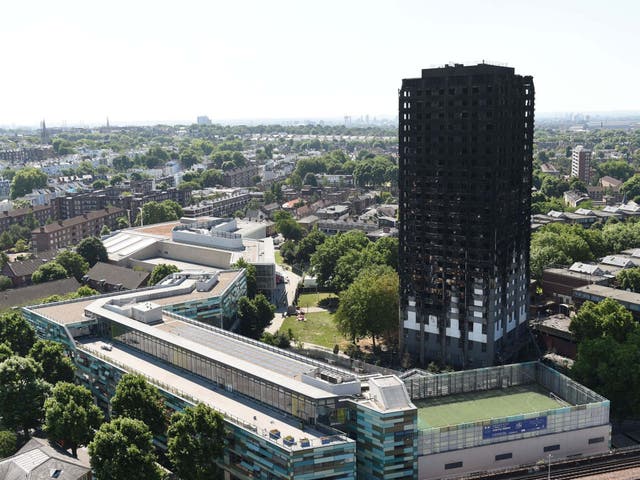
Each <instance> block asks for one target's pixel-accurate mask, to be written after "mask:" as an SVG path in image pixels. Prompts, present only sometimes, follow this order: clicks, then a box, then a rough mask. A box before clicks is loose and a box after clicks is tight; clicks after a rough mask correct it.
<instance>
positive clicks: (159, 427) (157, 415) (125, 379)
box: [111, 373, 167, 435]
mask: <svg viewBox="0 0 640 480" xmlns="http://www.w3.org/2000/svg"><path fill="white" fill-rule="evenodd" d="M111 409H112V416H113V417H114V418H117V417H128V418H135V419H137V420H141V421H143V422H144V423H145V425H147V426H148V427H149V429H150V430H151V432H152V433H153V434H154V435H163V434H164V433H165V431H166V429H167V413H166V410H165V406H164V400H163V398H162V396H161V395H160V393H159V392H158V389H157V388H156V387H154V386H153V385H151V384H149V383H148V382H147V381H146V380H145V379H144V377H143V376H141V375H136V374H131V373H127V374H125V375H123V376H122V378H121V379H120V381H119V382H118V385H117V386H116V392H115V394H114V396H113V398H112V399H111Z"/></svg>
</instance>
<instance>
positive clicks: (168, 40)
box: [0, 1, 640, 126]
mask: <svg viewBox="0 0 640 480" xmlns="http://www.w3.org/2000/svg"><path fill="white" fill-rule="evenodd" d="M614 3H615V4H616V5H615V7H616V8H613V7H610V8H607V9H606V10H605V9H602V8H601V6H600V5H599V4H596V3H595V2H577V1H570V2H562V3H557V2H555V3H552V2H550V1H544V2H539V3H537V4H536V6H535V8H531V7H530V6H528V5H525V4H524V3H522V4H515V2H506V1H495V2H491V3H489V4H486V3H483V4H476V3H474V2H471V1H466V2H462V3H461V4H456V6H455V9H453V8H452V7H446V6H444V5H442V4H439V3H433V2H427V3H422V2H409V1H404V2H398V3H394V4H388V3H384V2H373V3H372V2H367V3H364V2H349V3H344V2H343V3H340V4H338V3H337V2H325V3H323V4H322V8H319V7H316V6H308V5H306V6H304V7H301V6H300V5H299V4H296V3H293V2H289V1H278V2H269V3H268V4H262V3H258V2H243V3H241V4H234V5H231V4H226V3H224V4H219V5H218V4H216V5H213V4H211V5H209V4H201V3H200V2H195V1H192V2H186V3H184V4H181V5H180V7H179V8H178V7H176V6H175V5H174V4H170V3H168V2H153V3H151V2H136V3H135V4H130V3H127V4H125V3H124V2H120V1H115V2H111V3H110V4H109V5H108V7H101V8H100V7H96V6H95V5H92V4H83V3H80V2H75V1H63V2H58V3H56V4H50V3H47V2H38V1H35V2H25V3H20V4H16V3H13V4H9V5H7V6H6V16H7V18H11V19H12V21H11V22H10V24H7V25H5V26H4V27H3V29H2V31H0V42H1V43H2V44H3V45H5V47H6V48H5V49H4V50H5V52H4V53H5V56H4V63H5V65H11V66H12V67H11V74H10V75H5V76H4V77H2V79H0V101H1V102H2V105H3V108H2V112H0V125H4V126H14V125H15V126H22V125H29V126H32V125H37V123H38V122H39V121H40V120H41V119H42V118H45V119H46V120H47V125H51V126H58V125H62V124H65V123H67V124H69V125H77V124H103V123H104V122H105V121H106V118H107V117H109V118H110V121H111V123H112V124H114V125H115V124H131V123H147V122H150V123H153V122H170V123H180V122H185V123H192V122H195V118H196V116H197V115H207V116H209V117H210V118H211V119H212V120H213V121H214V122H217V121H228V122H233V121H234V119H235V120H237V119H261V118H263V119H274V118H281V119H289V118H290V119H310V118H315V119H319V118H327V119H329V118H334V119H339V118H341V117H342V116H343V115H350V116H352V117H353V118H357V117H359V116H360V115H362V116H364V115H367V114H368V115H369V116H370V117H371V118H373V117H378V118H380V117H390V118H393V117H394V114H395V106H396V98H397V97H396V95H397V90H398V89H399V88H400V84H399V82H398V80H397V79H398V78H407V77H412V76H416V75H419V74H420V69H421V68H425V67H428V66H442V65H444V64H448V63H452V62H456V63H465V64H475V63H478V62H482V61H483V60H484V61H486V62H487V63H507V64H508V65H509V66H511V67H515V68H516V69H518V70H521V71H527V72H531V73H533V74H534V75H535V76H536V79H537V80H536V84H537V93H538V99H539V100H538V102H537V104H538V110H539V112H540V113H543V112H561V111H566V112H596V111H640V99H639V98H638V97H637V96H628V92H633V91H634V90H633V82H634V79H635V78H637V77H638V75H639V74H640V65H638V63H637V62H635V63H634V62H630V61H629V59H630V58H634V52H633V46H634V45H635V44H636V43H637V42H636V40H637V39H636V38H635V37H636V36H637V35H636V33H635V31H634V27H635V26H634V23H635V18H637V17H638V13H640V6H639V5H637V4H634V3H632V2H624V1H619V2H614ZM605 61H606V63H605ZM613 78H615V82H616V88H615V89H614V88H607V87H606V86H607V85H609V84H611V83H612V82H613ZM594 92H595V93H594Z"/></svg>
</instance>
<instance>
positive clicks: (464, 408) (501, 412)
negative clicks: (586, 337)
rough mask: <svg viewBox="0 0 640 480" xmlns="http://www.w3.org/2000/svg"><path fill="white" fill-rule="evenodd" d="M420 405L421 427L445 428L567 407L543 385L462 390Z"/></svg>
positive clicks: (418, 405) (420, 402)
mask: <svg viewBox="0 0 640 480" xmlns="http://www.w3.org/2000/svg"><path fill="white" fill-rule="evenodd" d="M413 403H414V404H415V405H416V407H418V428H421V429H422V428H430V427H442V426H446V425H455V424H458V423H468V422H476V421H479V420H488V419H491V418H504V417H508V416H511V415H518V414H524V413H533V412H541V411H545V410H550V409H554V408H560V407H563V406H566V404H563V403H561V402H559V401H558V400H556V399H554V398H552V397H550V396H549V393H548V392H547V391H546V390H544V389H543V388H542V387H540V386H539V385H520V386H517V387H509V388H504V389H499V390H487V391H481V392H473V393H471V392H470V393H462V394H459V395H449V396H446V397H434V398H430V399H425V400H417V401H414V402H413Z"/></svg>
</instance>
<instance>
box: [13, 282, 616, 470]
mask: <svg viewBox="0 0 640 480" xmlns="http://www.w3.org/2000/svg"><path fill="white" fill-rule="evenodd" d="M205 280H206V281H205ZM243 280H244V276H243V275H242V272H221V273H220V277H219V278H211V279H203V278H190V277H189V276H188V275H186V276H184V275H183V276H181V277H177V278H175V279H174V280H172V281H168V282H163V284H162V285H160V286H157V287H152V288H147V289H140V290H137V291H132V292H125V293H122V292H119V293H116V294H108V295H101V296H96V297H91V298H87V299H79V300H75V301H70V302H60V303H56V304H47V305H37V306H33V307H25V308H24V309H23V312H24V315H25V317H26V318H27V320H28V321H29V322H30V323H31V324H32V325H33V326H34V328H35V329H36V331H37V334H38V336H39V337H41V338H47V339H51V340H55V341H58V342H61V343H63V344H64V345H65V346H66V348H67V351H68V352H69V355H70V356H71V357H72V358H73V360H74V363H75V364H76V366H77V379H78V381H79V382H80V383H82V384H84V385H85V386H87V387H88V388H89V389H90V390H91V392H92V393H93V395H94V396H95V398H96V401H97V404H98V405H99V406H100V407H101V408H102V409H103V410H104V411H105V412H107V413H109V411H110V405H109V403H110V399H111V398H112V396H113V395H114V393H115V388H116V386H117V384H118V381H119V380H120V378H121V377H122V375H124V374H125V373H127V372H130V373H137V374H140V375H143V376H144V377H145V378H146V379H147V380H148V381H149V382H150V383H151V384H153V385H155V386H156V387H157V388H158V389H159V390H160V392H161V393H162V394H163V395H164V397H165V400H166V404H167V406H168V408H170V409H171V410H175V411H179V410H182V409H184V408H185V407H186V406H188V405H193V404H196V403H205V404H207V405H210V406H212V407H213V408H214V409H216V410H217V411H218V412H220V413H221V414H222V415H223V417H224V418H225V422H226V426H227V431H228V436H227V448H226V449H225V453H224V455H223V457H222V458H221V459H220V461H219V463H220V466H221V467H222V468H223V469H224V471H225V474H226V477H225V478H226V479H228V480H234V479H243V480H244V479H282V480H284V479H291V478H295V479H296V480H298V479H303V480H307V479H308V480H311V479H354V480H355V479H356V478H357V479H366V480H369V479H405V480H415V479H418V478H420V479H429V478H442V477H444V476H447V475H445V473H446V474H457V473H460V472H462V471H463V470H465V469H466V470H465V471H477V470H478V469H482V468H487V467H483V465H484V464H482V463H481V462H482V461H483V459H485V458H486V455H487V454H486V453H484V452H482V455H479V454H477V452H478V449H482V448H489V449H491V448H496V449H500V450H501V451H500V452H497V453H496V455H495V456H496V457H500V458H503V457H502V456H501V455H503V454H504V455H506V453H505V452H502V450H504V449H505V448H507V447H509V448H511V446H512V445H513V448H512V451H510V452H508V453H510V454H511V455H512V456H513V460H512V461H513V462H516V461H517V459H518V458H519V457H518V455H521V454H520V453H518V452H519V451H521V450H531V447H530V444H529V443H527V444H526V445H525V446H518V442H543V441H547V440H546V439H549V440H548V441H547V443H550V444H551V442H556V443H558V442H559V443H558V444H560V445H561V447H559V448H561V450H560V453H562V454H565V455H570V454H574V453H572V452H575V451H576V449H578V448H581V447H579V445H578V444H579V443H580V442H579V441H573V438H574V437H576V438H577V437H578V436H579V435H580V434H581V433H580V432H583V433H584V432H587V433H584V435H587V434H588V438H585V439H583V440H584V441H585V442H587V441H588V442H590V443H588V445H589V447H590V448H591V449H592V451H595V450H597V449H599V448H601V447H603V446H604V447H606V446H608V441H607V438H608V437H607V435H608V434H607V432H606V429H607V428H608V427H607V425H608V412H609V404H608V401H606V400H605V399H603V398H602V397H600V396H598V395H596V394H594V393H593V392H591V391H589V390H588V389H585V388H584V387H582V386H581V385H579V384H577V383H575V382H573V381H571V380H570V379H568V378H567V377H564V376H563V375H560V374H559V373H557V372H555V371H554V370H551V369H549V368H547V367H544V366H543V365H541V364H538V363H529V364H520V365H511V366H503V367H493V368H485V369H478V370H468V371H462V372H454V373H449V374H442V375H430V374H426V373H424V372H421V371H419V370H418V371H413V372H408V373H406V374H398V375H381V374H354V373H352V372H350V371H347V370H342V369H340V368H337V367H335V366H332V365H329V364H325V363H323V362H319V361H317V360H312V359H309V358H307V357H301V356H299V355H297V354H295V353H293V352H290V351H288V350H281V349H278V348H275V347H272V346H269V345H266V344H263V343H261V342H257V341H254V340H250V339H247V338H245V337H242V336H240V335H236V334H234V333H231V332H228V331H225V330H222V329H220V328H217V327H215V326H212V325H209V324H207V323H203V322H201V321H200V320H198V315H197V312H198V305H199V304H200V305H224V303H225V300H224V298H223V297H225V296H227V297H228V298H233V297H234V296H235V293H234V292H236V291H237V290H236V287H237V288H239V289H240V291H242V288H243V285H244V284H243V283H242V282H243ZM238 286H239V287H238ZM185 305H188V308H187V307H185ZM229 305H230V308H231V310H230V311H231V312H232V308H233V307H232V302H230V303H229ZM192 307H195V308H192ZM176 312H180V313H176ZM185 315H189V316H185ZM190 317H191V318H190ZM531 383H536V384H539V385H541V387H542V388H544V389H546V390H548V391H550V392H554V395H557V396H558V397H559V398H560V397H561V398H562V399H563V401H565V402H566V404H565V405H564V406H562V407H560V408H555V409H551V410H545V411H537V412H523V413H522V414H518V415H512V416H508V417H505V418H496V419H483V420H479V421H474V422H471V423H469V422H467V423H463V422H459V423H456V424H452V425H448V426H446V427H442V426H433V427H426V428H425V426H424V425H421V424H420V421H421V420H420V418H421V417H420V414H421V413H420V412H421V409H422V408H423V407H424V403H425V402H426V403H427V404H428V403H429V402H430V401H434V402H436V403H437V401H439V400H438V399H440V398H442V397H447V396H450V395H456V394H468V393H472V392H477V391H489V390H491V391H494V393H495V394H496V395H502V394H503V393H501V392H502V391H503V390H504V389H508V388H512V387H514V386H518V385H525V384H531ZM414 402H415V403H414ZM445 403H446V400H445ZM416 405H418V407H416ZM543 416H544V422H543V424H540V423H539V422H540V417H543ZM454 418H455V417H454ZM483 418H484V417H483ZM513 422H523V423H524V424H525V425H529V424H530V423H531V424H532V425H534V424H535V425H534V427H536V428H533V429H532V430H531V431H526V432H520V431H515V430H514V431H511V430H510V428H511V423H513ZM536 422H538V423H536ZM505 425H506V427H505ZM514 428H515V427H514ZM487 429H489V430H490V433H492V435H489V436H488V435H487V431H488V430H487ZM494 431H495V432H498V433H495V432H494ZM500 432H501V433H500ZM505 432H506V433H505ZM493 433H495V436H493ZM502 433H504V436H500V435H501V434H502ZM554 435H563V436H564V437H563V438H562V439H561V440H556V439H555V437H554ZM552 437H553V438H552ZM601 437H602V438H604V439H605V440H603V443H602V444H599V443H595V442H596V440H597V439H599V438H601ZM594 438H595V439H596V440H593V439H594ZM567 439H569V440H571V442H569V443H568V444H567ZM158 440H159V442H160V444H162V441H163V439H158ZM546 447H547V445H543V448H546ZM518 448H520V450H518ZM572 449H573V450H572ZM565 452H571V453H565ZM489 453H491V452H489ZM474 455H475V456H476V457H479V459H476V463H474V462H473V461H472V460H473V458H472V457H473V456H474ZM449 457H455V458H453V459H449ZM458 457H460V458H458ZM492 458H493V457H492ZM505 458H506V457H505ZM510 458H511V457H510ZM478 462H479V463H478ZM500 462H502V463H504V461H503V460H500ZM440 464H442V465H440ZM439 465H440V467H442V468H440V467H439ZM446 465H449V468H451V469H452V470H454V471H452V472H449V471H448V470H447V471H446V472H445V470H446V468H445V466H446ZM451 465H456V467H455V468H454V467H451ZM470 468H474V469H475V470H469V469H470ZM494 468H496V467H495V466H494ZM449 476H450V475H449Z"/></svg>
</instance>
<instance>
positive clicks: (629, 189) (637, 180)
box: [620, 175, 640, 199]
mask: <svg viewBox="0 0 640 480" xmlns="http://www.w3.org/2000/svg"><path fill="white" fill-rule="evenodd" d="M620 191H621V192H622V193H624V194H625V195H626V196H627V198H629V199H631V198H635V197H637V196H638V195H640V175H634V176H633V177H631V178H629V179H628V180H627V181H626V182H624V183H623V184H622V185H620Z"/></svg>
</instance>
